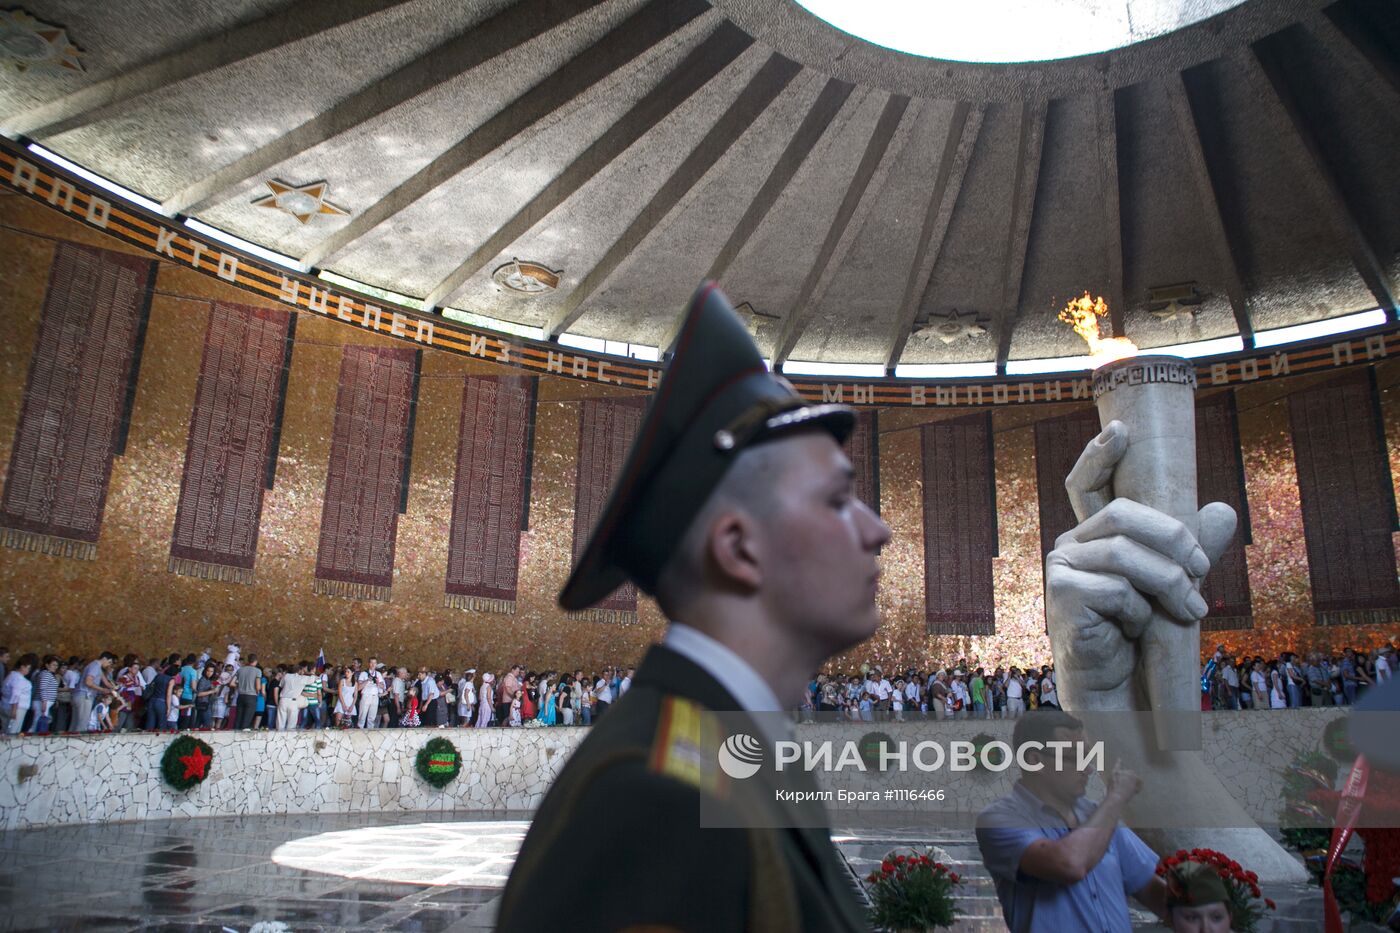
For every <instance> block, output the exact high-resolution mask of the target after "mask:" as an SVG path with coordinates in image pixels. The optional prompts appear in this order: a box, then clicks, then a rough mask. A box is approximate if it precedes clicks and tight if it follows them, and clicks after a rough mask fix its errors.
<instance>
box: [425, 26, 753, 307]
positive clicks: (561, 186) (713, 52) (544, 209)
mask: <svg viewBox="0 0 1400 933" xmlns="http://www.w3.org/2000/svg"><path fill="white" fill-rule="evenodd" d="M752 44H753V39H751V38H750V37H749V36H748V35H746V34H745V33H744V32H743V31H742V30H740V29H739V27H737V26H735V25H734V24H733V23H730V22H728V21H727V20H726V21H723V22H721V23H720V25H719V27H718V28H717V29H715V31H714V32H712V33H711V34H710V36H709V37H708V38H707V39H705V41H704V42H702V43H700V44H699V45H698V46H696V47H695V49H694V50H693V51H691V53H690V54H689V55H687V56H685V58H683V59H682V60H681V61H680V62H679V63H677V65H676V66H675V67H674V68H673V69H671V71H670V73H668V74H667V75H666V77H665V78H664V79H663V80H662V81H661V83H660V84H658V85H657V86H656V87H654V88H652V89H651V90H650V91H648V92H647V94H646V96H645V97H643V98H642V99H641V100H639V101H637V103H636V104H634V105H633V106H632V108H631V109H630V110H628V111H627V112H626V113H625V114H623V115H622V116H621V117H619V118H618V119H617V120H616V121H615V122H614V123H613V124H612V125H611V126H610V127H608V128H607V129H606V130H604V131H603V133H602V135H601V136H600V137H599V138H598V139H596V140H595V141H594V142H593V143H592V144H591V145H590V146H589V147H588V148H587V149H585V150H584V151H583V152H582V153H581V154H580V155H579V156H578V157H577V158H575V159H574V160H573V161H572V162H570V163H569V165H568V167H566V168H565V169H564V170H563V171H562V172H560V174H559V175H558V177H556V178H555V179H554V180H553V181H551V182H550V183H549V184H548V185H546V186H545V187H544V189H543V190H542V191H540V193H539V194H537V195H535V196H534V197H533V198H531V199H530V201H529V203H527V204H526V205H525V206H524V207H522V208H521V209H520V210H518V211H516V212H515V214H514V215H513V216H512V217H511V218H510V219H509V220H507V221H506V222H505V223H504V224H502V225H501V227H500V228H499V229H497V230H496V231H495V232H494V233H492V234H491V236H489V237H488V238H487V239H486V241H485V242H484V243H482V244H481V245H480V246H478V247H477V248H476V249H475V250H473V251H472V254H471V255H470V256H468V257H467V258H466V259H465V260H464V261H463V262H462V263H461V264H460V265H459V266H457V268H455V269H453V270H452V272H451V273H449V274H448V276H447V277H446V278H444V279H443V280H442V281H441V282H439V283H438V284H437V285H436V286H435V287H434V288H433V290H432V291H431V292H429V293H428V297H427V298H426V299H424V308H425V310H426V309H433V308H437V307H439V306H441V305H442V304H443V303H444V301H445V300H446V299H447V298H448V296H450V295H452V294H454V293H455V292H456V291H457V289H459V288H461V286H462V284H463V283H464V282H466V281H467V279H469V278H471V276H472V275H473V274H474V273H476V272H477V271H479V270H480V269H481V268H482V267H483V266H485V265H486V263H488V262H490V261H491V260H492V259H493V258H495V257H496V256H497V255H499V254H500V252H501V251H502V250H503V249H505V248H506V247H508V246H509V245H510V244H511V243H513V242H514V241H515V240H517V239H518V238H519V237H521V236H522V235H523V234H524V233H525V232H526V231H528V230H529V229H530V228H531V227H533V226H535V224H537V223H539V222H540V221H541V220H543V219H544V218H545V217H546V216H548V215H549V214H550V212H552V211H553V210H554V209H555V208H557V207H558V206H559V205H560V204H563V203H564V201H565V200H567V199H568V198H569V196H570V195H572V194H573V193H574V192H575V191H577V190H578V189H579V188H581V187H583V185H584V184H585V183H586V182H587V181H588V180H589V179H590V178H592V177H593V176H595V175H597V174H598V173H599V172H600V171H602V170H603V169H604V168H606V167H607V166H608V164H609V163H611V162H612V161H613V160H614V159H616V158H617V157H618V156H620V155H621V154H622V153H623V152H625V151H626V150H627V149H628V148H629V147H630V146H631V145H632V144H633V143H635V142H636V141H637V140H639V139H641V138H642V136H644V135H645V134H646V133H647V131H648V130H650V129H651V128H652V127H654V126H656V124H658V123H660V122H661V121H662V120H663V119H664V118H665V117H666V116H667V115H668V114H670V113H671V112H672V111H673V110H675V109H676V108H677V107H679V106H680V105H681V104H682V103H684V102H685V101H686V100H687V99H689V98H690V96H691V95H693V94H694V93H695V92H697V91H699V90H700V89H701V88H702V87H704V86H705V84H706V83H708V82H709V81H710V79H712V78H714V77H715V76H716V75H718V74H719V73H720V72H721V71H723V70H724V69H725V68H726V67H728V66H729V65H730V63H732V62H733V61H734V60H735V59H736V58H738V57H739V55H740V54H741V53H742V52H743V51H744V50H745V49H747V48H748V47H749V46H750V45H752Z"/></svg>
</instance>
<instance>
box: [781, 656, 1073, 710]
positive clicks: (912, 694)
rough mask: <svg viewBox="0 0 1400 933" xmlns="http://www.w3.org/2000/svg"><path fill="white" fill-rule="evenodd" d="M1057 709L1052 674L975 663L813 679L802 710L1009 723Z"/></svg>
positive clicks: (964, 661) (1050, 669)
mask: <svg viewBox="0 0 1400 933" xmlns="http://www.w3.org/2000/svg"><path fill="white" fill-rule="evenodd" d="M1042 707H1043V708H1046V709H1058V708H1059V694H1058V692H1057V691H1056V689H1055V669H1054V667H1053V666H1052V665H1049V664H1043V665H1041V666H1040V667H1039V668H1036V667H1028V668H1026V669H1025V670H1022V669H1021V668H1019V667H1017V666H1015V665H1012V666H1009V667H1008V666H1002V665H997V666H996V667H994V668H991V669H990V671H989V670H988V667H987V666H986V665H983V664H981V663H980V662H979V661H978V660H977V659H976V658H973V659H971V660H969V659H967V658H959V659H958V662H957V664H956V665H955V666H951V667H945V668H940V669H937V670H931V671H927V672H925V671H920V670H915V669H913V668H910V669H908V670H905V671H903V672H900V673H893V674H886V673H885V672H884V671H883V670H881V668H879V667H871V668H867V669H866V670H865V671H863V672H861V673H853V674H836V675H827V674H818V675H817V676H816V678H815V679H813V680H812V682H811V683H810V684H808V690H807V695H806V696H805V697H804V700H803V706H802V710H803V712H804V713H807V712H809V711H812V710H815V711H817V712H821V713H835V714H837V715H839V716H841V717H843V718H846V719H851V720H855V721H859V722H872V721H874V720H893V721H895V722H902V721H905V720H906V719H910V718H917V717H930V716H931V717H933V718H935V719H968V718H975V719H989V718H992V717H996V718H998V719H1000V718H1014V717H1016V716H1019V715H1020V714H1021V713H1023V712H1025V711H1026V710H1028V709H1038V708H1042Z"/></svg>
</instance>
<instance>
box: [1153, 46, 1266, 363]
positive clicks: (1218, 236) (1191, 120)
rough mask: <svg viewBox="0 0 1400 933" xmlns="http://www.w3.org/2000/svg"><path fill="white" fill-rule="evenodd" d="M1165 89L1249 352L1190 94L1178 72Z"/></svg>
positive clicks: (1245, 303) (1231, 249)
mask: <svg viewBox="0 0 1400 933" xmlns="http://www.w3.org/2000/svg"><path fill="white" fill-rule="evenodd" d="M1166 86H1167V96H1168V99H1169V100H1170V102H1171V111H1172V115H1173V116H1174V117H1175V118H1176V129H1177V133H1178V134H1180V136H1181V140H1182V142H1183V144H1184V145H1185V147H1186V164H1187V166H1188V167H1189V168H1190V170H1191V176H1192V177H1193V178H1194V179H1195V180H1196V190H1197V193H1198V194H1199V195H1200V198H1201V204H1202V206H1203V208H1204V209H1203V210H1202V215H1203V216H1204V218H1205V222H1206V236H1207V237H1208V238H1209V240H1210V246H1211V249H1212V251H1213V252H1214V253H1215V256H1216V262H1217V266H1218V274H1219V275H1220V277H1221V279H1222V280H1223V281H1224V283H1225V295H1226V297H1227V298H1228V299H1229V300H1230V310H1231V311H1232V312H1233V313H1234V315H1235V327H1236V328H1237V329H1238V330H1239V332H1240V339H1241V340H1243V341H1244V345H1245V349H1253V347H1254V323H1253V321H1251V320H1250V317H1249V292H1248V291H1246V290H1245V284H1244V277H1243V275H1242V274H1241V273H1240V262H1239V249H1238V248H1237V247H1236V246H1235V243H1234V240H1233V237H1232V235H1231V232H1230V228H1229V227H1228V226H1227V224H1226V222H1225V215H1224V213H1223V211H1222V208H1221V206H1220V197H1219V195H1217V194H1216V190H1215V184H1216V183H1215V180H1214V179H1213V178H1212V177H1211V172H1210V165H1209V164H1208V163H1207V161H1206V153H1205V149H1204V148H1203V147H1202V145H1201V132H1200V127H1199V126H1198V124H1197V122H1196V120H1197V118H1196V109H1195V107H1194V106H1193V105H1192V103H1191V95H1190V91H1189V90H1188V89H1187V87H1186V81H1185V78H1184V76H1183V75H1182V73H1181V72H1177V73H1176V74H1175V75H1172V76H1171V77H1170V78H1168V79H1167V81H1166Z"/></svg>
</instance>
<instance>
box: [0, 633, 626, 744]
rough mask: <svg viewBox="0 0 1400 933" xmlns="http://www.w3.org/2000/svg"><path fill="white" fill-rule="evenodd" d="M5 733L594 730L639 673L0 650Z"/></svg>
mask: <svg viewBox="0 0 1400 933" xmlns="http://www.w3.org/2000/svg"><path fill="white" fill-rule="evenodd" d="M0 681H3V685H4V687H3V696H0V703H3V710H0V722H3V725H4V732H5V733H6V734H9V735H16V734H20V733H24V734H30V735H42V734H47V733H58V732H113V731H115V732H124V731H136V730H143V731H147V732H161V731H176V730H180V729H281V730H289V729H320V728H342V729H351V728H358V729H373V728H388V727H415V726H442V727H447V726H454V727H456V726H461V727H475V728H484V727H488V726H527V725H529V726H556V725H559V726H570V725H585V726H586V725H590V724H591V723H592V722H593V720H595V719H597V718H598V717H599V716H601V715H603V713H605V712H606V711H607V709H608V706H609V705H610V704H611V703H612V702H613V700H614V698H615V697H621V696H622V695H623V694H624V693H626V692H627V690H628V689H630V687H631V686H632V670H631V669H624V668H621V667H607V668H604V669H603V670H602V671H601V672H595V673H589V674H585V673H584V671H583V670H582V669H577V670H575V671H573V673H565V672H559V671H553V670H549V671H542V672H536V671H526V670H525V668H524V667H523V666H521V665H515V666H513V667H511V668H510V669H509V670H507V671H505V672H503V673H502V674H501V675H499V676H497V675H495V674H493V673H490V672H485V673H482V674H481V676H480V680H479V681H478V678H477V670H476V669H475V668H468V669H466V670H464V671H462V672H461V673H460V674H459V673H457V672H455V671H453V670H451V669H447V670H443V671H431V670H429V669H428V668H426V667H419V668H418V669H417V671H416V673H415V672H412V671H410V670H409V669H408V668H406V667H403V666H399V665H392V664H386V663H383V662H381V661H379V659H377V658H370V659H369V661H368V663H366V662H364V661H362V660H361V659H360V658H355V659H353V660H352V661H351V663H350V664H348V665H343V666H335V665H328V664H326V662H325V659H324V658H323V657H320V658H318V659H317V660H316V661H315V662H312V661H298V662H294V663H290V664H276V665H264V664H262V663H260V662H259V660H258V658H257V656H256V655H253V656H250V657H248V658H247V659H246V661H244V660H243V659H242V657H241V651H240V649H239V647H238V646H237V645H230V646H229V650H228V654H227V655H226V656H225V658H224V660H223V661H222V662H218V661H216V660H214V659H213V658H212V657H211V656H210V654H209V652H208V651H205V652H203V653H202V654H199V655H196V654H186V655H183V656H182V655H180V654H179V653H178V652H176V653H172V654H169V655H166V656H164V657H162V658H142V657H139V656H137V655H135V654H128V655H126V656H125V657H124V658H122V659H121V661H120V663H118V661H117V657H116V655H114V654H112V653H111V652H110V651H104V652H102V653H101V654H100V655H99V656H98V657H96V658H92V659H83V658H78V657H70V658H67V659H66V660H65V659H62V658H59V657H57V656H55V655H45V656H44V657H43V658H42V659H40V658H38V657H37V656H36V655H33V654H26V655H23V656H22V657H20V658H19V659H18V660H16V661H14V662H13V664H12V662H11V657H10V653H9V651H8V650H7V649H4V648H0Z"/></svg>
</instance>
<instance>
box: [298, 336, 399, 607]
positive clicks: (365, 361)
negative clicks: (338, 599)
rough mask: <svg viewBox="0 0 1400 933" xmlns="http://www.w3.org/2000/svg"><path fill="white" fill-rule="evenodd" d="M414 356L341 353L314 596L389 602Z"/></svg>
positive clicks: (348, 349) (351, 349) (353, 350)
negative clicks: (318, 594)
mask: <svg viewBox="0 0 1400 933" xmlns="http://www.w3.org/2000/svg"><path fill="white" fill-rule="evenodd" d="M418 359H419V357H418V354H417V353H415V352H414V351H413V350H401V349H398V348H394V349H374V348H371V347H357V346H350V347H346V348H345V351H344V353H343V355H342V356H341V360H340V387H339V389H338V390H337V392H336V397H335V428H334V433H333V434H332V439H331V458H330V467H329V469H328V470H327V474H326V497H325V504H324V506H323V507H322V510H321V545H320V549H319V550H318V552H317V554H316V582H315V588H316V592H317V593H324V594H328V595H331V596H345V597H348V598H351V599H376V600H381V601H387V600H388V599H389V589H390V587H391V586H392V584H393V582H394V538H395V535H396V534H397V532H398V524H399V505H400V498H401V495H402V493H403V491H404V488H405V478H404V475H403V473H404V462H405V460H406V459H407V457H408V448H409V422H410V416H411V414H412V411H413V391H414V386H415V385H416V383H417V379H416V375H417V364H418Z"/></svg>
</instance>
